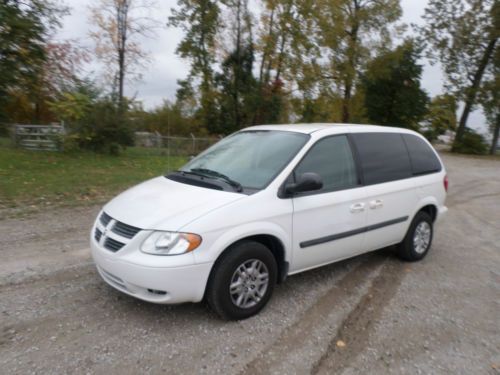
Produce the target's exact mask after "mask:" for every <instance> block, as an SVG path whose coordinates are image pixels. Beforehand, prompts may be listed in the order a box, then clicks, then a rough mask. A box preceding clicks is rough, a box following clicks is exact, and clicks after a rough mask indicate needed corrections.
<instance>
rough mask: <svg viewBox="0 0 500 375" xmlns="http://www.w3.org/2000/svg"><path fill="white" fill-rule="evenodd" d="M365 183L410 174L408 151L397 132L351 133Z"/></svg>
mask: <svg viewBox="0 0 500 375" xmlns="http://www.w3.org/2000/svg"><path fill="white" fill-rule="evenodd" d="M352 138H353V139H354V143H355V144H356V148H357V151H358V154H359V157H360V163H361V170H362V171H363V176H364V183H365V185H372V184H380V183H382V182H387V181H394V180H401V179H404V178H409V177H411V176H412V170H411V165H410V158H409V156H408V151H407V149H406V146H405V144H404V142H403V138H402V137H401V134H399V133H353V134H352Z"/></svg>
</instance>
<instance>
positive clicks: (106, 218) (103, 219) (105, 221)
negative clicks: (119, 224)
mask: <svg viewBox="0 0 500 375" xmlns="http://www.w3.org/2000/svg"><path fill="white" fill-rule="evenodd" d="M99 221H100V222H101V224H102V225H104V226H106V225H108V224H109V222H110V221H111V216H109V215H108V214H107V213H106V212H103V213H102V215H101V217H100V218H99Z"/></svg>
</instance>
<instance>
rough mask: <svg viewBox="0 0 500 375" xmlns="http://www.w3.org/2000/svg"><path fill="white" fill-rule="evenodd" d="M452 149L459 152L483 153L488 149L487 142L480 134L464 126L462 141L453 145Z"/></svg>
mask: <svg viewBox="0 0 500 375" xmlns="http://www.w3.org/2000/svg"><path fill="white" fill-rule="evenodd" d="M453 151H454V152H458V153H461V154H473V155H484V154H486V152H487V151H488V144H487V143H486V141H485V140H484V137H483V136H482V135H481V134H478V133H477V132H475V131H474V130H472V129H469V128H466V129H465V133H464V136H463V138H462V141H461V142H459V143H455V144H454V145H453Z"/></svg>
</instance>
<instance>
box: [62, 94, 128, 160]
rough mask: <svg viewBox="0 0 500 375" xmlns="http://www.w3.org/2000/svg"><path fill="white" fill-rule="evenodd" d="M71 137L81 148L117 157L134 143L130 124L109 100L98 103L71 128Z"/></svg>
mask: <svg viewBox="0 0 500 375" xmlns="http://www.w3.org/2000/svg"><path fill="white" fill-rule="evenodd" d="M71 128H72V129H71V133H70V136H69V137H73V138H76V142H77V143H78V145H79V146H80V147H81V148H85V149H88V150H92V151H96V152H105V153H108V154H112V155H117V154H119V153H120V151H121V150H122V149H124V148H125V147H126V146H132V145H133V142H134V137H133V131H132V129H131V126H130V123H129V121H128V119H127V117H126V115H124V112H122V111H120V110H119V109H118V108H117V106H116V105H115V103H114V102H113V101H111V100H109V99H103V100H100V101H98V102H96V103H95V104H94V105H93V106H92V108H91V109H90V110H89V112H88V113H87V114H86V115H85V116H84V117H83V118H82V119H80V120H79V121H78V122H76V124H74V126H72V127H71Z"/></svg>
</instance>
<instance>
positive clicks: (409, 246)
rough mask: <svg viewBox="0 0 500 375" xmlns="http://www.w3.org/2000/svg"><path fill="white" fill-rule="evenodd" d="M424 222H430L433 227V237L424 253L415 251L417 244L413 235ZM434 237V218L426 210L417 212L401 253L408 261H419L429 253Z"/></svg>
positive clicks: (431, 227)
mask: <svg viewBox="0 0 500 375" xmlns="http://www.w3.org/2000/svg"><path fill="white" fill-rule="evenodd" d="M422 222H426V223H427V224H429V226H430V229H431V238H430V240H429V245H428V246H427V249H425V251H424V252H423V253H418V252H417V251H415V244H414V243H413V237H414V236H415V230H416V229H417V226H418V225H419V224H420V223H422ZM433 237H434V226H433V222H432V218H431V217H430V216H429V214H427V213H426V212H422V211H421V212H419V213H417V215H415V217H414V218H413V221H412V223H411V225H410V228H409V230H408V233H407V235H406V238H405V240H404V241H403V243H402V248H401V249H400V254H401V256H402V258H403V259H405V260H408V261H418V260H421V259H423V258H424V257H425V256H426V255H427V253H428V252H429V249H430V248H431V246H432V239H433Z"/></svg>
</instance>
